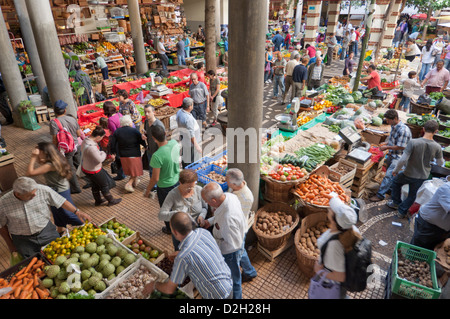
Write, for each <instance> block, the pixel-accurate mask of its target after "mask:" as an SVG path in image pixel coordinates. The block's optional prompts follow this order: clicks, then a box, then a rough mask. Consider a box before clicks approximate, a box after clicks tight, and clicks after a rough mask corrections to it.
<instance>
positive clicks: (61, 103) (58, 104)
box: [55, 100, 67, 110]
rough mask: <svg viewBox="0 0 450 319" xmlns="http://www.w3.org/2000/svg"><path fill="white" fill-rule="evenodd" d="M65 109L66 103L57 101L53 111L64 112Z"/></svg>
mask: <svg viewBox="0 0 450 319" xmlns="http://www.w3.org/2000/svg"><path fill="white" fill-rule="evenodd" d="M66 107H67V103H66V102H64V101H63V100H58V101H56V102H55V109H60V110H64V109H65V108H66Z"/></svg>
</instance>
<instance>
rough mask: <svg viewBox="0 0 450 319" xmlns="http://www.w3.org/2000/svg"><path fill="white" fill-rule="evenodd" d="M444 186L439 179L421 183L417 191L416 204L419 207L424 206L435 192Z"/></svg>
mask: <svg viewBox="0 0 450 319" xmlns="http://www.w3.org/2000/svg"><path fill="white" fill-rule="evenodd" d="M443 184H444V181H443V180H442V179H440V178H433V179H430V180H427V181H425V182H423V184H422V186H421V187H420V188H419V190H418V191H417V197H416V203H417V204H420V205H424V204H426V203H427V202H428V201H429V200H430V199H431V198H432V197H433V195H434V193H435V192H436V190H437V189H438V188H439V187H440V186H442V185H443Z"/></svg>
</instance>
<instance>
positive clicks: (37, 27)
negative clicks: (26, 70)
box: [25, 0, 77, 117]
mask: <svg viewBox="0 0 450 319" xmlns="http://www.w3.org/2000/svg"><path fill="white" fill-rule="evenodd" d="M25 2H26V5H27V10H28V14H29V16H30V21H31V27H32V28H33V34H34V39H35V41H36V46H37V48H38V52H39V57H40V59H41V65H42V69H43V71H44V75H45V80H46V82H47V87H48V93H49V95H50V100H51V101H52V104H54V103H55V102H56V101H57V100H63V101H64V102H66V103H67V105H68V107H67V114H69V115H72V116H74V117H77V107H76V104H75V101H74V98H73V93H72V88H71V86H70V82H69V76H68V73H67V69H66V67H65V65H64V58H63V55H62V52H61V46H60V44H59V40H58V35H57V33H56V28H55V21H54V20H53V13H52V9H51V7H50V3H49V2H48V1H47V0H26V1H25Z"/></svg>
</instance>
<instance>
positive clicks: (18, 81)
mask: <svg viewBox="0 0 450 319" xmlns="http://www.w3.org/2000/svg"><path fill="white" fill-rule="evenodd" d="M0 56H1V58H0V72H1V73H2V79H3V83H4V85H5V88H6V92H7V93H8V97H9V100H10V102H11V106H12V109H13V119H14V123H15V124H16V125H17V126H22V125H21V123H22V121H21V120H20V116H18V115H19V113H18V110H17V107H18V106H19V104H20V102H22V101H24V100H28V95H27V91H26V90H25V85H24V83H23V81H22V75H21V74H20V71H19V67H18V65H17V60H16V56H15V54H14V50H13V48H12V45H11V40H10V38H9V34H8V29H7V28H6V23H5V20H4V18H3V12H2V9H1V8H0Z"/></svg>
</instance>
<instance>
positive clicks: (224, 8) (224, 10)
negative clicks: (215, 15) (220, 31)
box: [220, 0, 228, 25]
mask: <svg viewBox="0 0 450 319" xmlns="http://www.w3.org/2000/svg"><path fill="white" fill-rule="evenodd" d="M220 24H226V25H228V0H220Z"/></svg>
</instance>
